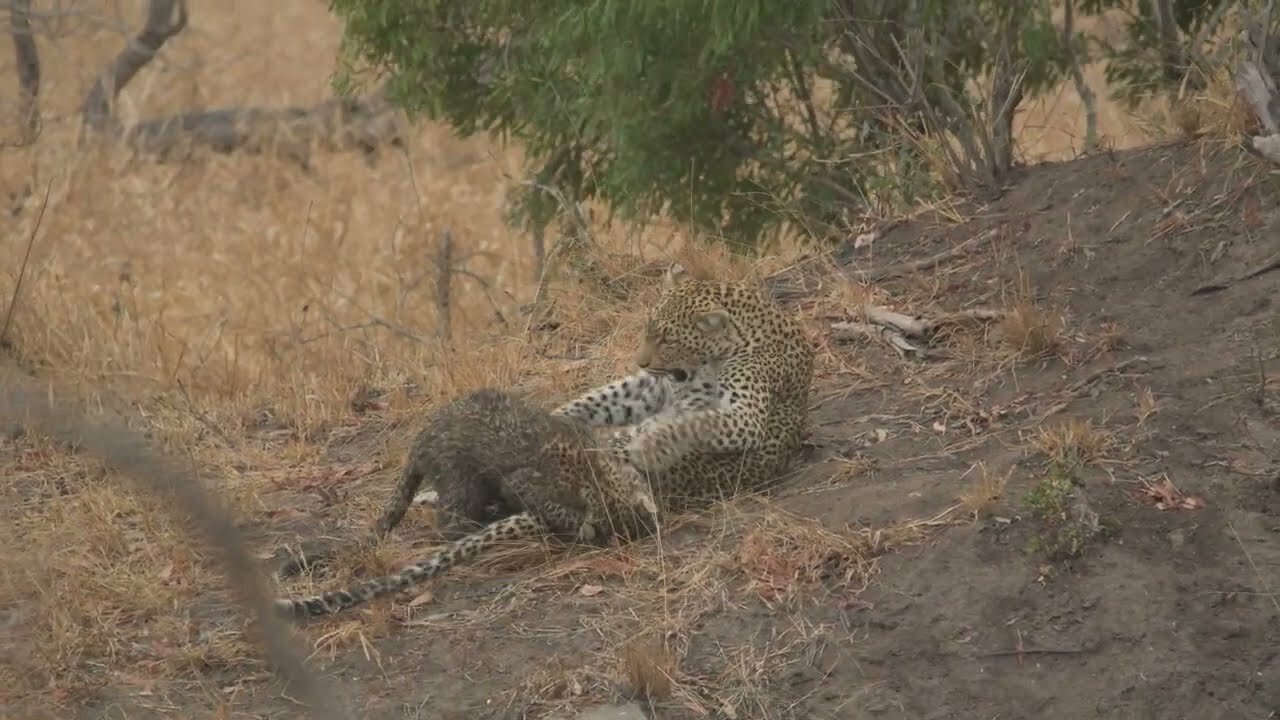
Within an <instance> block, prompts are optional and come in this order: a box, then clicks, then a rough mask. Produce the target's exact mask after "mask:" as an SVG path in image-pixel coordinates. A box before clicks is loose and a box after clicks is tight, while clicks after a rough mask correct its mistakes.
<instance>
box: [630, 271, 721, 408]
mask: <svg viewBox="0 0 1280 720" xmlns="http://www.w3.org/2000/svg"><path fill="white" fill-rule="evenodd" d="M718 287H719V286H718V285H717V284H716V283H714V282H709V281H705V280H699V279H696V278H694V277H692V276H691V275H689V273H688V271H686V270H685V269H684V268H683V267H681V266H680V265H679V264H674V265H672V266H671V267H670V268H669V269H668V270H667V273H666V276H665V277H664V278H663V291H662V295H661V296H660V297H659V298H658V302H657V304H656V305H655V306H654V308H653V309H652V310H651V311H650V313H649V318H648V322H646V323H645V329H644V338H643V340H642V341H641V345H640V351H639V352H638V353H637V354H636V365H638V366H640V367H641V368H644V369H646V370H648V371H649V372H651V373H653V374H655V375H668V376H670V377H671V378H672V379H674V380H675V381H677V382H684V381H686V380H688V379H689V378H691V377H693V375H694V373H695V372H696V371H697V370H698V369H699V368H701V367H704V366H705V365H707V364H709V363H714V362H718V361H722V360H724V359H726V358H728V357H729V356H731V355H733V354H734V353H735V352H737V351H738V350H739V349H740V348H741V347H742V346H743V344H744V337H745V335H744V333H743V332H742V330H741V328H739V327H738V320H737V319H736V318H734V316H733V314H732V313H730V312H729V310H728V308H726V307H725V306H724V305H723V304H722V303H721V302H720V293H719V292H718V291H717V288H718Z"/></svg>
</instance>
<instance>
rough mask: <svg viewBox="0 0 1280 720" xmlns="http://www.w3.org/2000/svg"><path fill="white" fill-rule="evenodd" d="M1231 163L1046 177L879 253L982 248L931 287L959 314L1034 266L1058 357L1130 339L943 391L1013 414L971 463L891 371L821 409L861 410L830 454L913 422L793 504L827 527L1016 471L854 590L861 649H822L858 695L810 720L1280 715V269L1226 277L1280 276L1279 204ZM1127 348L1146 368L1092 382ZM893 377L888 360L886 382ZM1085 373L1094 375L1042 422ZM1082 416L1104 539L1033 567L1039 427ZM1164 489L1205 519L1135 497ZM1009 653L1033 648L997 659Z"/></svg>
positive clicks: (1088, 163) (1055, 170) (837, 681)
mask: <svg viewBox="0 0 1280 720" xmlns="http://www.w3.org/2000/svg"><path fill="white" fill-rule="evenodd" d="M1232 162H1233V159H1232V158H1225V157H1224V158H1214V159H1207V160H1206V159H1204V158H1202V157H1201V156H1200V154H1199V151H1198V150H1196V149H1194V148H1191V147H1186V146H1174V147H1165V148H1153V149H1146V150H1140V151H1133V152H1125V153H1118V154H1116V155H1114V156H1109V157H1096V158H1091V159H1087V160H1082V161H1078V162H1072V163H1063V164H1055V165H1048V166H1041V167H1036V168H1033V169H1030V170H1028V171H1026V172H1025V173H1023V177H1022V178H1020V179H1019V180H1018V185H1017V187H1016V189H1014V190H1013V191H1012V192H1010V193H1009V194H1008V196H1007V197H1005V198H1004V199H1003V200H1002V201H1001V202H999V203H997V204H996V205H995V206H994V207H992V208H990V209H989V210H988V211H987V212H984V213H983V214H982V217H979V218H976V219H975V220H973V221H972V222H970V223H968V224H966V225H962V226H959V227H950V228H945V229H944V228H936V227H929V226H927V225H911V226H906V227H901V228H898V229H896V230H895V231H893V232H892V233H890V234H889V235H888V236H887V237H885V238H883V239H881V240H879V241H878V242H877V245H878V246H882V247H885V248H888V249H889V250H888V251H889V252H901V253H902V254H903V255H909V256H921V255H925V254H928V253H933V252H936V251H938V250H941V249H945V248H948V247H954V246H955V245H957V244H958V243H961V242H963V241H965V240H966V239H971V238H983V239H982V240H981V242H980V243H979V245H980V249H978V250H977V251H976V252H975V253H974V255H973V256H970V257H969V260H970V262H971V264H970V265H968V266H967V267H965V268H964V269H958V268H957V267H951V268H949V269H944V270H943V271H942V274H939V275H935V278H938V282H940V283H941V286H940V287H938V288H937V289H936V293H937V296H938V297H939V298H940V302H941V303H942V304H943V305H944V306H945V307H946V309H956V308H957V307H959V306H961V305H964V304H968V303H970V302H974V301H979V300H980V299H981V298H982V297H983V296H984V295H985V294H987V293H989V292H990V289H991V288H992V287H993V284H992V279H993V278H1004V279H1005V280H1009V281H1012V280H1015V279H1017V278H1018V277H1019V274H1020V273H1021V274H1022V276H1023V277H1025V278H1027V279H1028V280H1029V285H1030V287H1031V288H1032V289H1033V291H1034V294H1035V295H1036V296H1037V297H1038V298H1039V299H1040V301H1041V302H1042V303H1043V304H1044V305H1047V306H1050V307H1052V306H1053V305H1057V306H1059V307H1061V308H1062V309H1063V311H1064V314H1065V318H1066V322H1065V333H1066V335H1067V336H1068V337H1067V339H1066V348H1067V354H1068V355H1070V354H1072V353H1073V352H1076V353H1080V354H1081V355H1084V354H1085V353H1087V352H1088V351H1089V350H1090V349H1096V348H1099V347H1106V346H1107V345H1113V346H1114V347H1113V349H1111V350H1109V351H1106V352H1102V353H1100V354H1098V356H1097V357H1095V358H1092V359H1089V360H1087V361H1084V362H1081V363H1080V364H1079V365H1078V366H1077V367H1070V366H1068V365H1067V364H1065V363H1064V362H1063V361H1062V360H1061V359H1054V360H1050V361H1047V362H1044V363H1043V364H1042V365H1040V366H1036V365H1034V364H1033V365H1029V366H1023V367H1021V368H1018V369H1017V370H1016V371H1015V372H1007V373H1003V374H1001V375H998V376H987V375H984V374H983V373H968V374H962V375H955V376H952V377H948V378H945V379H944V380H942V381H941V382H940V383H938V384H939V386H941V387H945V388H947V389H949V390H951V391H952V392H953V393H954V394H955V397H956V398H959V400H958V401H952V407H954V406H955V405H967V404H972V405H974V406H977V407H979V408H986V409H992V408H997V407H1001V406H1007V407H1010V408H1014V410H1013V411H1012V412H1010V414H1009V415H1007V416H1006V417H1005V418H1004V419H1003V420H1002V421H1001V422H998V423H996V424H994V425H993V426H992V427H991V428H990V430H988V431H985V432H984V433H983V436H982V439H981V441H980V444H978V445H977V446H976V447H971V448H962V447H960V446H962V445H963V442H961V440H963V439H964V438H963V436H964V435H965V434H966V433H965V432H964V431H963V430H961V432H959V433H956V432H955V430H956V429H957V428H956V427H955V426H956V424H957V423H956V422H955V420H956V418H955V416H954V415H953V416H952V417H951V418H949V419H950V422H949V423H948V424H949V425H950V426H951V428H952V429H951V430H950V431H949V432H948V433H946V434H947V435H951V436H952V437H951V438H949V440H950V442H948V439H944V438H943V437H941V436H940V434H939V433H936V432H932V431H931V430H930V429H929V428H930V426H931V424H932V423H933V422H935V421H939V420H941V421H943V422H947V420H948V418H946V417H945V416H944V414H943V413H941V412H939V411H938V410H936V409H931V408H929V407H928V406H927V405H926V406H924V407H922V406H920V405H919V404H912V403H903V402H894V401H893V399H892V390H889V389H888V388H889V387H892V385H893V384H895V381H901V380H902V379H903V378H904V373H902V372H900V367H899V368H898V370H899V371H898V372H895V371H893V370H889V372H890V376H891V380H890V381H889V383H887V387H886V393H885V400H884V401H883V402H879V401H877V400H873V399H871V398H868V397H855V398H850V399H849V400H848V401H847V402H845V403H833V404H832V405H831V406H828V407H825V408H823V409H822V410H820V415H821V416H823V417H826V418H829V419H830V420H831V421H834V420H835V419H836V418H844V419H845V422H844V423H843V424H840V425H834V424H832V425H827V426H825V432H824V440H825V441H826V443H827V444H828V447H839V446H842V445H844V446H848V445H849V444H851V443H850V441H851V440H856V438H857V437H858V436H859V434H860V433H864V432H866V431H868V430H871V429H873V428H874V427H876V426H879V425H883V423H884V421H875V420H871V421H859V420H858V416H859V415H863V414H867V413H889V414H899V413H900V414H901V420H900V421H899V422H898V423H897V427H896V428H893V431H892V432H891V435H896V437H891V439H890V440H888V441H886V442H884V443H880V444H877V445H874V446H872V447H869V448H866V449H864V450H862V452H864V453H865V454H867V455H869V456H871V457H874V458H875V459H876V460H877V461H878V463H879V470H878V471H877V472H876V473H875V474H874V476H873V477H870V478H868V479H866V481H865V482H861V483H855V484H854V485H853V486H851V487H848V488H844V489H841V490H839V491H833V492H830V493H825V494H823V495H820V496H810V497H809V498H807V499H806V500H805V501H802V502H799V503H797V505H798V508H799V509H802V510H804V509H807V510H813V511H816V512H818V513H819V515H820V516H822V517H823V518H824V520H826V521H828V522H839V521H847V520H850V519H854V518H858V519H863V520H867V521H880V522H883V521H884V520H886V519H888V518H893V517H898V516H900V514H901V513H902V512H903V510H904V509H906V508H912V507H915V506H921V507H937V506H939V505H942V504H944V503H946V502H948V500H949V499H951V498H953V497H955V496H956V494H957V485H958V484H960V483H962V482H963V481H962V480H961V479H960V477H961V475H962V474H965V473H966V472H968V473H969V474H972V473H973V470H972V468H973V467H974V465H975V464H977V463H985V465H986V467H987V469H988V470H990V471H993V472H994V473H997V474H1000V473H1004V472H1006V471H1007V470H1011V471H1012V474H1011V475H1010V476H1009V479H1008V484H1007V486H1006V487H1005V491H1004V493H1003V499H1002V501H1001V502H1000V503H999V504H998V505H997V506H996V507H995V508H993V509H992V512H993V515H994V518H993V517H987V518H986V519H985V520H983V521H981V522H978V523H975V524H972V525H969V526H965V527H955V528H952V529H949V530H947V531H946V532H944V533H941V534H939V535H937V536H936V538H935V541H934V542H933V543H932V544H931V545H930V546H929V547H928V548H927V549H922V550H919V551H911V552H907V553H901V554H895V555H892V556H890V557H887V558H885V559H883V561H882V564H881V568H880V574H879V578H878V580H877V582H876V583H874V584H873V585H872V587H871V588H870V589H869V590H868V592H866V593H865V594H864V595H863V596H862V600H864V601H865V602H866V603H867V605H866V606H865V607H864V608H863V609H861V610H859V611H857V612H856V613H853V614H852V615H850V616H849V617H847V618H845V622H846V623H847V624H848V626H849V628H850V632H851V634H852V638H853V639H852V642H850V643H849V644H847V645H845V646H843V647H839V648H833V649H832V650H831V651H829V653H828V654H827V657H826V658H825V663H827V667H829V668H831V672H832V674H831V676H830V677H829V678H828V680H827V683H828V684H830V685H833V686H837V687H841V688H842V691H841V692H842V693H844V694H846V695H847V698H848V699H847V704H845V705H844V709H843V710H841V711H839V712H835V710H834V706H833V705H830V704H817V705H815V706H814V707H813V708H812V710H810V711H809V712H811V713H812V715H810V716H819V717H823V716H827V714H826V713H827V711H830V716H832V717H840V716H847V717H892V718H978V717H982V718H988V717H1011V718H1012V717H1038V718H1082V717H1113V718H1130V717H1133V718H1138V717H1142V718H1157V717H1158V718H1246V717H1248V718H1266V717H1273V716H1274V714H1275V713H1276V712H1278V711H1280V684H1278V683H1277V680H1276V678H1277V676H1276V654H1277V650H1278V649H1280V644H1278V643H1277V641H1278V640H1280V606H1278V605H1277V603H1276V598H1275V596H1274V594H1273V593H1272V590H1273V589H1274V588H1275V587H1276V586H1277V584H1280V543H1277V539H1278V538H1277V531H1278V530H1280V519H1277V517H1276V515H1277V512H1280V474H1278V468H1280V414H1278V408H1280V390H1278V389H1277V385H1276V382H1277V381H1276V379H1275V378H1276V367H1277V362H1276V361H1277V358H1278V357H1280V342H1278V340H1280V328H1277V323H1276V306H1275V304H1274V300H1273V298H1274V296H1275V292H1276V289H1277V287H1278V283H1280V267H1278V268H1276V271H1275V272H1269V273H1261V274H1259V275H1257V276H1256V277H1253V278H1251V279H1246V280H1233V279H1234V278H1240V277H1242V276H1245V275H1247V274H1250V273H1253V272H1256V271H1258V270H1261V269H1263V268H1265V267H1267V266H1268V265H1273V264H1276V263H1277V261H1278V260H1280V208H1278V207H1277V203H1276V189H1277V184H1276V182H1275V179H1274V178H1272V179H1269V180H1268V179H1266V178H1265V177H1264V176H1261V175H1259V174H1257V173H1256V171H1253V170H1251V169H1250V168H1248V167H1234V166H1233V165H1232ZM879 260H880V261H881V262H883V261H884V258H880V259H879ZM877 264H879V263H877ZM961 264H963V263H961ZM907 285H910V283H909V282H908V283H900V284H897V285H895V286H894V287H895V288H897V287H902V286H907ZM1215 285H1225V286H1226V287H1223V288H1221V289H1218V290H1211V289H1209V288H1210V287H1212V286H1215ZM1197 290H1199V291H1200V292H1198V293H1197ZM891 292H892V291H891ZM918 309H920V310H924V309H925V308H918ZM1108 324H1114V325H1113V328H1110V329H1109V328H1108ZM1099 342H1101V343H1102V344H1101V345H1099ZM1134 358H1145V361H1136V362H1133V363H1132V364H1130V365H1129V366H1128V368H1127V369H1126V370H1125V371H1124V372H1123V373H1119V374H1109V375H1103V376H1098V375H1095V373H1097V372H1098V370H1099V369H1103V368H1107V367H1109V366H1116V365H1117V364H1118V363H1120V362H1122V361H1125V360H1128V359H1134ZM895 365H897V363H894V362H893V361H892V360H890V359H889V358H887V357H886V358H885V367H886V369H889V368H891V367H893V366H895ZM1089 377H1094V378H1097V379H1096V381H1095V382H1092V383H1090V384H1088V385H1087V386H1085V387H1083V388H1081V389H1080V391H1079V392H1075V393H1073V394H1072V395H1073V396H1072V397H1070V398H1069V401H1067V402H1066V404H1065V406H1061V409H1060V411H1059V412H1057V413H1056V414H1055V415H1054V416H1053V417H1051V418H1048V419H1045V418H1044V417H1043V415H1044V412H1045V410H1046V408H1048V407H1052V406H1054V405H1057V404H1058V403H1059V401H1060V400H1064V399H1066V398H1064V397H1063V395H1062V391H1063V390H1064V389H1065V388H1068V387H1070V386H1071V385H1072V384H1073V383H1076V382H1078V381H1080V380H1081V379H1082V378H1089ZM1265 378H1269V380H1264V379H1265ZM1148 391H1149V393H1150V395H1147V394H1146V393H1147V392H1148ZM1151 399H1154V405H1152V404H1151ZM1010 403H1011V405H1010ZM1151 409H1154V410H1155V412H1154V413H1153V414H1150V415H1149V416H1147V417H1145V419H1141V416H1142V415H1144V414H1146V412H1147V411H1149V410H1151ZM1070 418H1079V419H1087V420H1091V421H1092V423H1093V424H1094V426H1095V427H1097V428H1099V429H1100V430H1102V431H1105V432H1107V433H1109V434H1110V436H1111V445H1112V447H1111V448H1109V449H1108V450H1107V451H1105V452H1104V453H1102V455H1103V456H1104V461H1103V462H1099V463H1096V464H1094V465H1093V467H1091V468H1088V469H1087V471H1085V472H1082V473H1081V474H1080V476H1079V478H1078V479H1079V481H1080V482H1081V483H1082V484H1083V487H1082V488H1080V491H1081V492H1083V493H1084V494H1085V496H1086V497H1087V498H1088V499H1089V500H1090V503H1091V505H1092V507H1093V509H1094V510H1095V511H1096V512H1097V513H1098V515H1099V516H1100V517H1101V519H1102V521H1103V523H1104V524H1105V525H1107V526H1108V528H1109V530H1110V531H1111V535H1110V537H1108V538H1106V539H1099V540H1098V541H1097V542H1093V543H1090V544H1089V545H1088V546H1087V547H1086V548H1085V550H1084V552H1083V553H1082V554H1081V555H1080V556H1079V557H1075V558H1071V559H1069V561H1068V562H1059V563H1050V562H1048V561H1046V560H1044V559H1042V558H1041V557H1040V556H1039V554H1037V553H1034V552H1032V553H1028V552H1027V550H1028V548H1029V546H1030V545H1031V543H1033V542H1035V540H1036V539H1038V538H1039V537H1041V536H1042V535H1043V533H1044V528H1043V527H1042V526H1041V524H1040V523H1039V522H1037V519H1036V518H1035V517H1034V513H1033V512H1032V511H1031V510H1029V508H1028V506H1027V502H1026V501H1025V500H1024V495H1025V494H1026V493H1027V492H1028V490H1029V489H1032V488H1034V487H1035V486H1036V484H1037V483H1038V482H1040V478H1042V477H1043V476H1044V475H1045V470H1044V468H1043V463H1044V455H1043V454H1042V453H1037V452H1035V448H1034V445H1035V442H1034V441H1035V440H1036V439H1037V437H1041V438H1043V437H1045V436H1037V435H1036V434H1035V428H1036V427H1038V426H1039V427H1043V428H1049V430H1048V432H1049V433H1050V436H1049V437H1050V438H1051V439H1052V438H1053V437H1058V438H1061V437H1062V436H1061V435H1052V433H1053V432H1054V430H1052V428H1054V427H1055V426H1056V427H1059V428H1060V427H1063V425H1062V424H1063V423H1068V424H1067V425H1066V426H1065V427H1067V428H1068V429H1071V428H1073V427H1074V428H1075V429H1077V430H1078V429H1079V427H1080V425H1078V424H1077V425H1074V426H1072V425H1071V424H1069V419H1070ZM912 427H915V428H917V429H919V430H920V431H919V432H912V430H911V429H910V428H912ZM1086 427H1087V426H1086ZM957 434H958V435H960V437H959V438H957V437H955V436H956V435H957ZM1078 434H1087V433H1078ZM1028 441H1031V442H1030V443H1029V442H1028ZM1042 444H1043V443H1042ZM1078 444H1081V445H1083V444H1085V442H1084V441H1081V442H1080V443H1078ZM948 445H951V446H952V447H956V448H957V449H956V451H954V452H953V451H951V450H949V449H948V447H947V446H948ZM1029 445H1030V446H1031V447H1029ZM910 456H916V458H917V459H910ZM1162 476H1167V477H1168V478H1169V479H1170V480H1171V481H1172V482H1173V483H1174V485H1176V486H1177V487H1178V488H1180V489H1181V490H1182V491H1184V492H1185V493H1187V494H1188V495H1194V496H1199V497H1201V498H1203V499H1204V500H1205V501H1206V503H1207V504H1206V506H1205V507H1204V508H1202V509H1194V510H1170V511H1160V510H1158V509H1156V508H1154V507H1150V506H1147V505H1144V504H1141V503H1139V502H1137V501H1135V499H1134V498H1133V497H1132V496H1131V494H1130V492H1131V491H1132V490H1134V489H1135V486H1136V485H1138V484H1139V483H1140V481H1141V480H1142V479H1150V480H1155V479H1158V478H1160V477H1162ZM917 493H918V495H916V494H917ZM1019 645H1021V647H1023V648H1025V649H1027V650H1028V651H1030V652H1029V653H1028V654H1025V655H1024V656H1023V657H1021V658H1020V657H1018V656H1017V655H1014V654H995V653H1004V652H1005V651H1009V650H1012V649H1014V648H1017V647H1019ZM840 702H846V701H845V700H841V701H840ZM804 714H805V713H802V715H804Z"/></svg>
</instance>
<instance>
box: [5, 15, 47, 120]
mask: <svg viewBox="0 0 1280 720" xmlns="http://www.w3.org/2000/svg"><path fill="white" fill-rule="evenodd" d="M9 32H10V34H11V35H12V36H13V50H14V54H15V55H16V56H17V65H18V88H19V93H20V100H19V102H18V116H19V118H20V122H21V123H22V135H21V138H20V140H19V144H21V145H29V144H31V143H32V142H34V141H35V139H36V137H37V136H38V135H39V134H40V105H39V100H40V51H39V49H38V48H37V47H36V38H35V35H33V34H31V0H12V3H11V5H10V7H9Z"/></svg>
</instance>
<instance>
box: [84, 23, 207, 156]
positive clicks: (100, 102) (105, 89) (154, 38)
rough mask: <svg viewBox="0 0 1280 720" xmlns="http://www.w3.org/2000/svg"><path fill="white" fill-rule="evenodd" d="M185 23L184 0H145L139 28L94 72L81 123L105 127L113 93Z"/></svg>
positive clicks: (113, 99)
mask: <svg viewBox="0 0 1280 720" xmlns="http://www.w3.org/2000/svg"><path fill="white" fill-rule="evenodd" d="M186 27H187V1H186V0H151V1H150V2H149V3H147V22H146V24H145V25H143V27H142V31H141V32H139V33H138V36H137V37H135V38H134V39H133V40H131V41H130V42H129V44H128V45H126V46H125V48H124V49H123V50H121V51H120V54H118V55H116V59H115V60H114V61H112V63H111V66H110V67H109V68H108V69H107V70H106V71H105V72H103V73H102V74H101V75H99V76H98V79H97V81H95V82H94V83H93V87H92V88H91V89H90V90H89V94H88V95H87V96H86V97H85V99H84V105H83V107H82V113H83V115H84V121H85V125H86V126H87V127H89V128H91V129H93V130H95V131H98V132H101V131H102V130H104V129H106V127H107V125H108V123H109V121H110V120H111V106H112V104H113V103H114V102H115V99H116V96H117V95H119V94H120V91H121V90H123V89H124V86H125V85H128V84H129V81H130V80H132V79H133V76H134V75H137V74H138V71H139V70H141V69H142V68H143V67H145V66H146V64H147V63H149V62H151V59H152V58H154V57H155V56H156V53H157V52H159V51H160V48H161V47H163V46H164V44H165V42H167V41H168V40H169V38H172V37H173V36H175V35H177V34H178V33H180V32H182V31H183V29H184V28H186Z"/></svg>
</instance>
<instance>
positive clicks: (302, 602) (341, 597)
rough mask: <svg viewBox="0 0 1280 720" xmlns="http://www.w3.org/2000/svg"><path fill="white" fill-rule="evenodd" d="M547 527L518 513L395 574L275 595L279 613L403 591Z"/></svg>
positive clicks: (312, 613) (326, 611) (333, 608)
mask: <svg viewBox="0 0 1280 720" xmlns="http://www.w3.org/2000/svg"><path fill="white" fill-rule="evenodd" d="M545 530H546V528H545V526H544V525H543V524H542V522H541V521H539V520H538V519H537V518H535V517H534V516H533V515H531V514H529V513H519V514H517V515H512V516H510V517H507V518H503V519H501V520H497V521H495V522H492V523H490V524H489V525H487V526H485V527H484V528H483V529H481V530H478V531H476V532H474V533H471V534H470V535H467V536H466V537H463V538H459V539H457V540H454V541H453V542H451V543H449V544H448V545H447V546H445V547H444V548H441V549H440V550H437V551H436V552H434V553H432V554H431V555H429V556H428V557H426V558H425V559H423V560H420V561H418V562H415V563H413V564H412V565H409V566H407V567H405V568H403V569H402V570H400V571H399V572H397V573H395V574H392V575H384V576H382V577H377V578H373V579H370V580H365V581H364V582H361V583H359V584H357V585H355V586H354V587H351V588H349V589H347V590H333V591H330V592H327V593H323V594H321V595H312V596H310V597H303V598H276V600H275V602H274V603H273V605H274V609H275V612H276V614H277V615H280V616H282V617H292V618H310V617H317V616H320V615H331V614H333V613H337V612H341V611H343V610H348V609H350V608H353V607H356V606H357V605H363V604H365V603H367V602H369V601H370V600H374V599H376V598H379V597H382V596H384V595H390V594H392V593H396V592H400V591H401V590H404V589H406V588H410V587H413V586H414V585H418V584H420V583H422V582H425V581H426V580H430V579H431V578H433V577H436V576H437V575H440V574H442V573H444V572H446V571H448V570H449V569H450V568H453V567H455V566H457V565H459V564H461V563H463V562H466V561H467V560H470V559H472V558H474V557H476V556H477V555H479V554H480V553H483V552H484V551H486V550H488V549H490V548H492V547H494V546H496V545H497V544H499V543H502V542H506V541H509V540H515V539H518V538H527V537H536V536H538V535H540V534H542V533H543V532H545Z"/></svg>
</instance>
